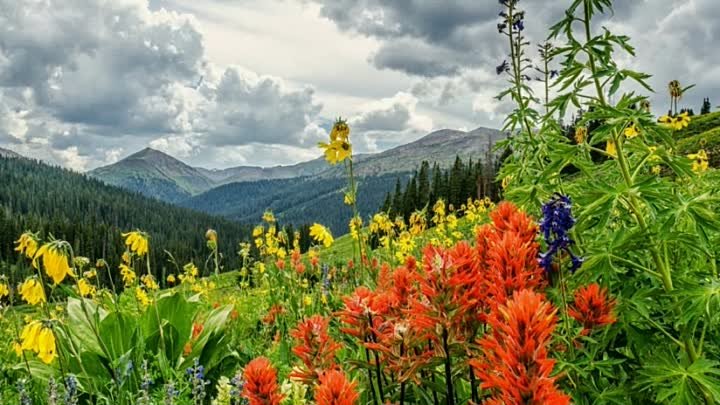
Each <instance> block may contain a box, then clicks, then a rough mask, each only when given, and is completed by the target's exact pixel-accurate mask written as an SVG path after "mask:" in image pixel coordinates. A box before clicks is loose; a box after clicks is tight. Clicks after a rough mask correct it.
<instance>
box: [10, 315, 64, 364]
mask: <svg viewBox="0 0 720 405" xmlns="http://www.w3.org/2000/svg"><path fill="white" fill-rule="evenodd" d="M55 343H56V342H55V334H54V333H53V331H52V329H51V328H50V327H48V326H46V325H44V324H43V323H42V322H40V321H31V322H30V323H28V324H27V325H25V327H23V330H22V332H20V343H19V344H17V346H15V353H16V354H18V356H22V352H23V351H25V350H28V351H33V352H35V353H36V354H37V356H38V358H39V359H40V360H41V361H42V362H43V363H45V364H50V363H52V362H53V360H54V359H55V357H57V352H56V349H57V347H56V344H55ZM18 346H19V347H18Z"/></svg>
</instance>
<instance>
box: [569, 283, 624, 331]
mask: <svg viewBox="0 0 720 405" xmlns="http://www.w3.org/2000/svg"><path fill="white" fill-rule="evenodd" d="M615 304H616V302H615V300H613V299H609V298H608V296H607V290H606V289H604V288H601V287H600V286H599V285H598V284H596V283H592V284H590V285H588V286H585V287H580V288H579V289H578V290H577V291H575V303H574V304H573V306H572V307H571V308H570V309H569V310H568V314H569V315H570V316H571V317H573V318H575V319H576V320H577V321H578V322H580V323H582V324H583V332H582V334H583V335H587V334H588V333H590V331H591V330H592V329H594V328H599V327H602V326H606V325H611V324H613V323H615V321H616V320H617V319H616V318H615V315H614V314H613V310H614V309H615Z"/></svg>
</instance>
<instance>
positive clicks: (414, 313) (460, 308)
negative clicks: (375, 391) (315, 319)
mask: <svg viewBox="0 0 720 405" xmlns="http://www.w3.org/2000/svg"><path fill="white" fill-rule="evenodd" d="M490 218H491V220H492V223H491V224H488V225H485V226H483V227H481V228H479V229H478V231H477V235H476V242H477V243H476V246H475V247H473V246H471V245H470V244H469V243H467V242H459V243H458V244H456V245H455V246H453V247H450V248H444V247H438V246H433V245H429V246H427V247H426V248H425V249H424V251H423V257H422V262H421V263H419V262H417V261H416V260H415V259H414V258H413V257H408V259H407V260H406V262H405V264H404V265H402V266H399V267H397V268H396V269H394V270H393V269H391V268H390V267H389V266H387V265H385V266H382V267H381V269H380V271H379V275H378V280H377V288H376V289H375V290H374V291H373V290H370V289H368V288H366V287H360V288H358V289H357V290H355V292H354V293H353V294H352V295H351V296H349V297H346V298H345V299H344V303H345V306H344V308H343V309H342V310H341V311H339V312H338V313H337V315H338V318H339V319H340V322H341V329H340V330H341V331H342V332H343V333H345V334H347V335H349V336H352V337H354V338H356V339H357V340H358V342H359V343H360V344H361V345H362V346H363V347H364V348H365V349H366V350H369V351H371V352H372V353H373V354H374V355H375V358H374V359H371V358H370V355H369V353H367V352H366V358H367V360H368V362H371V366H374V367H373V370H371V371H368V373H369V374H373V373H374V374H375V379H376V380H377V381H376V384H377V385H378V386H379V388H380V390H379V391H380V392H381V393H382V385H383V381H384V378H381V374H387V373H391V374H393V379H394V380H396V381H399V382H400V383H405V382H408V381H412V382H414V383H416V384H419V383H421V381H422V379H423V378H424V376H426V375H428V374H430V370H428V369H426V367H435V366H436V365H437V363H436V361H437V360H441V361H442V362H443V363H444V364H445V370H446V377H445V383H446V385H447V392H448V395H452V394H450V393H451V392H453V390H454V388H453V386H452V374H453V373H452V372H451V368H452V367H457V366H459V367H463V368H467V367H468V366H469V365H470V363H469V360H470V359H471V358H473V357H477V353H474V352H473V350H474V349H472V347H473V345H470V344H469V343H470V342H473V341H474V340H475V339H476V337H477V335H478V333H479V332H480V330H481V327H483V326H484V325H488V324H490V325H492V324H491V320H492V322H494V323H495V324H497V325H500V319H501V316H502V315H501V314H502V311H503V310H504V309H503V308H505V306H504V305H505V304H506V303H507V302H508V299H510V298H512V297H514V296H516V295H517V294H518V293H519V292H520V291H532V290H534V289H538V288H541V287H544V286H545V279H544V273H543V270H542V268H541V267H540V266H539V264H538V261H537V257H538V251H539V245H538V243H537V242H536V240H535V238H536V235H537V225H536V224H535V223H534V221H533V220H532V219H531V218H530V217H528V216H527V215H526V214H524V213H522V212H521V211H519V210H518V209H517V208H516V207H515V206H514V205H512V204H510V203H502V204H500V205H499V206H498V207H497V209H496V210H495V211H494V212H492V213H491V214H490ZM545 305H546V306H547V307H548V308H550V306H549V304H545ZM551 312H552V310H551ZM552 314H554V312H552ZM551 318H552V319H554V317H551ZM511 321H512V322H516V320H511ZM553 322H554V321H553ZM553 325H554V323H553ZM492 327H493V328H494V327H495V325H492ZM551 332H552V328H550V329H549V332H547V333H546V334H547V335H548V336H549V334H550V333H551ZM543 336H545V335H543ZM532 343H533V342H531V341H528V342H527V345H528V346H527V347H523V348H522V349H523V350H530V349H531V348H530V347H529V345H531V344H532ZM535 344H536V347H535V349H537V350H539V353H540V354H543V353H545V354H546V352H547V350H546V349H544V348H543V349H542V350H541V346H542V345H543V344H545V342H537V341H535ZM510 349H512V348H508V350H510ZM543 350H544V351H543ZM525 354H526V353H523V352H518V353H515V355H516V356H518V358H519V357H522V356H524V355H525ZM509 355H510V354H506V356H509ZM539 360H542V362H543V364H544V365H545V366H544V367H545V368H544V369H543V373H544V372H545V371H552V365H553V363H552V361H551V360H549V359H539ZM473 364H474V366H480V365H481V364H483V367H485V368H486V369H487V368H488V366H487V365H484V363H479V360H476V361H475V362H474V363H473ZM380 365H382V370H381V367H380ZM548 375H549V374H548ZM541 376H544V377H543V378H545V377H547V376H545V374H541ZM547 378H549V377H547ZM371 379H372V377H371ZM531 382H532V383H536V381H534V380H533V381H531ZM553 382H554V380H550V384H549V387H554V384H553ZM371 383H372V382H371ZM488 387H489V386H488ZM547 390H549V388H548V389H546V391H547ZM548 392H550V393H552V392H555V391H548ZM476 394H477V393H476V392H475V393H474V395H476ZM540 394H541V396H542V395H545V394H544V393H540ZM540 394H539V395H540ZM507 395H508V398H509V397H511V396H512V395H511V394H507ZM538 398H540V397H538ZM380 399H381V400H382V399H383V398H380ZM473 400H475V401H477V400H479V398H477V397H475V398H473ZM545 403H548V402H538V403H537V404H545Z"/></svg>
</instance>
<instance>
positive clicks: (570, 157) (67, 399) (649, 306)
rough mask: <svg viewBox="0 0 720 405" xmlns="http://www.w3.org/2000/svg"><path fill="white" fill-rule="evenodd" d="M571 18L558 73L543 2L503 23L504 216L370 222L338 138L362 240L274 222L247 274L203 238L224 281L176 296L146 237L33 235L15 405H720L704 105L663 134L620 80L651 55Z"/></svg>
mask: <svg viewBox="0 0 720 405" xmlns="http://www.w3.org/2000/svg"><path fill="white" fill-rule="evenodd" d="M564 2H565V3H567V5H568V8H567V11H566V13H565V14H564V17H563V19H562V20H561V21H558V22H557V24H555V25H553V26H552V27H548V35H547V37H546V38H542V41H543V42H542V45H541V46H540V53H539V58H540V59H538V58H537V57H536V56H535V54H534V51H533V50H534V49H535V45H532V43H531V42H532V41H537V40H538V38H528V37H526V36H525V24H526V20H530V19H532V16H531V15H526V13H525V12H524V11H523V10H522V8H521V7H522V2H521V1H519V0H500V1H499V3H493V4H492V5H489V6H492V7H497V11H498V13H499V14H498V22H497V31H498V37H497V38H498V41H502V44H505V46H506V47H507V58H506V60H504V61H498V63H499V65H498V67H497V69H496V72H492V73H493V74H495V73H497V74H498V77H499V78H500V79H503V80H507V83H508V87H507V89H506V90H504V91H503V92H502V93H501V94H500V95H499V96H498V97H499V98H500V99H501V100H504V101H508V102H512V103H513V105H514V108H513V110H512V112H511V113H510V114H509V115H508V117H507V119H506V121H505V122H506V127H505V128H504V130H506V131H508V132H509V133H510V134H511V136H510V137H509V138H508V139H507V140H506V141H505V142H504V143H503V144H502V145H500V146H499V149H500V150H506V151H508V153H507V158H506V159H505V160H504V161H503V164H502V167H501V168H500V171H499V175H498V178H497V179H496V183H497V184H498V185H500V186H501V188H502V198H501V199H500V200H499V201H493V200H491V199H490V198H489V197H484V196H479V198H471V199H469V200H468V201H467V202H466V203H465V204H462V205H461V206H453V205H451V204H448V203H447V202H445V201H443V200H438V201H431V202H430V203H428V205H427V206H425V207H424V208H423V209H421V210H418V211H416V212H414V213H412V215H410V216H407V217H406V216H402V215H397V214H396V213H393V212H389V211H386V212H378V213H376V214H374V215H372V216H369V217H363V216H362V215H361V214H360V211H359V210H358V207H357V201H358V197H359V196H360V195H361V194H362V182H361V181H358V178H357V177H356V173H355V172H354V169H353V159H354V155H353V137H352V128H351V124H350V123H349V122H347V121H345V120H343V119H337V121H336V122H335V124H334V126H333V127H332V131H331V132H330V135H329V139H327V140H326V141H325V142H323V143H321V144H320V145H319V148H320V150H321V151H322V152H323V153H324V158H325V160H326V164H328V165H334V166H338V167H343V168H344V169H345V173H346V178H347V186H346V188H345V190H344V195H343V201H344V203H345V204H346V205H347V220H348V228H347V234H346V235H333V234H332V232H331V231H330V229H329V228H327V227H325V226H323V225H322V224H320V223H316V224H314V225H313V226H312V227H311V228H310V236H311V238H312V240H313V243H312V246H311V248H310V249H309V250H308V251H307V252H304V251H302V250H301V248H300V241H299V239H300V235H299V234H298V233H288V232H286V231H285V230H283V229H282V228H281V227H279V226H278V220H277V219H276V218H275V215H274V214H273V213H272V212H271V211H267V212H266V213H265V215H263V217H262V218H258V221H259V223H258V225H257V226H256V227H255V228H254V230H253V232H252V240H248V241H247V242H244V243H241V244H240V245H239V246H238V248H237V255H238V256H237V257H238V258H239V259H240V260H239V262H240V263H241V266H239V268H227V267H226V266H225V264H224V261H225V259H226V258H224V257H223V256H222V255H220V254H219V253H218V243H219V241H221V240H222V238H223V237H225V236H226V235H223V234H222V233H219V232H216V231H215V230H212V229H210V230H206V229H199V230H198V233H199V234H200V235H202V234H204V238H205V241H206V247H207V250H206V253H207V261H206V263H204V266H203V264H202V263H193V262H190V263H176V271H175V272H174V273H172V274H167V275H164V276H163V278H162V279H161V278H160V277H158V276H157V273H155V272H153V271H152V266H153V263H152V262H151V261H150V259H149V252H151V251H152V250H153V249H154V246H153V235H152V234H148V233H145V232H143V231H142V230H127V233H124V234H122V238H123V240H124V243H125V252H124V254H123V255H122V257H121V259H120V262H121V264H120V265H119V267H110V266H109V265H108V264H107V262H106V261H105V260H104V259H103V258H92V259H91V258H87V257H84V256H83V252H76V251H74V250H73V248H72V244H71V243H70V242H68V241H64V240H60V239H55V238H54V237H53V235H52V233H51V232H47V233H42V232H39V231H36V230H28V231H27V232H25V233H23V234H22V235H18V238H17V242H16V244H15V251H16V252H17V254H18V255H20V256H22V257H24V261H25V265H26V268H27V269H28V271H30V272H31V275H30V276H28V277H27V278H26V279H25V280H24V281H23V282H22V283H20V284H19V285H11V284H10V283H9V282H8V281H7V279H5V278H3V279H2V280H0V325H1V326H2V330H3V331H4V337H3V338H2V339H0V404H18V405H30V404H38V405H39V404H43V405H44V404H48V405H61V404H62V405H76V404H78V405H80V404H105V405H151V404H152V405H160V404H163V405H175V404H177V405H191V404H192V405H204V404H212V405H240V404H250V405H279V404H292V405H302V404H317V405H360V404H363V405H364V404H372V405H382V404H400V405H405V404H427V405H460V404H486V405H566V404H577V405H591V404H593V405H600V404H678V405H691V404H692V405H695V404H706V405H710V404H716V403H720V362H718V359H720V329H718V327H719V326H720V317H719V316H718V314H719V313H720V312H719V311H720V279H719V278H718V277H719V276H720V275H719V274H718V254H719V253H720V217H719V216H718V213H719V212H720V197H719V196H720V175H718V172H717V170H716V169H714V168H712V167H710V165H709V164H708V160H709V159H708V153H707V151H705V150H703V149H702V148H697V149H695V150H692V151H690V153H685V152H682V151H681V149H679V148H678V146H677V145H676V143H677V140H676V133H677V131H679V130H682V129H684V128H686V127H688V126H689V125H691V124H692V120H693V118H692V117H690V116H688V114H687V113H686V112H680V111H678V110H677V99H678V98H679V97H680V96H681V95H682V93H683V92H685V91H691V88H690V87H683V86H682V85H680V84H679V83H671V84H670V86H669V89H668V90H669V93H670V97H671V106H672V107H671V110H670V111H669V114H667V115H664V116H660V117H656V116H653V115H652V114H651V112H650V108H649V105H648V102H647V98H646V94H647V93H649V92H651V91H654V90H653V89H651V88H650V87H649V85H648V84H647V79H648V77H649V75H648V74H646V73H643V72H635V71H632V70H628V69H626V68H624V67H622V66H620V65H619V64H618V63H617V62H616V60H619V56H620V55H622V54H630V55H633V54H634V48H633V47H632V45H631V39H630V38H628V37H626V36H623V35H621V34H616V33H613V32H611V31H609V30H608V29H606V28H604V27H600V26H598V24H597V22H596V21H597V19H598V17H599V16H601V15H602V14H605V13H612V1H611V0H564ZM537 60H540V62H537ZM537 66H541V67H540V68H538V67H537ZM538 70H539V71H540V72H541V73H542V75H541V76H542V80H541V81H540V82H537V81H535V82H533V83H531V81H533V79H531V78H530V74H531V72H532V74H533V75H534V74H535V73H536V71H538ZM538 83H540V85H541V86H540V87H538ZM540 88H541V91H538V89H540ZM662 90H663V91H664V90H665V89H662ZM611 100H612V101H611ZM571 108H578V109H583V110H584V111H585V113H584V114H583V115H582V117H581V118H580V119H579V120H578V121H577V122H576V123H575V129H574V133H573V134H572V136H571V137H568V136H566V134H565V133H564V131H563V128H562V120H563V118H564V117H566V116H567V113H568V110H569V109H571ZM169 253H172V252H169ZM203 268H205V269H210V271H203V270H201V269H203ZM104 280H110V282H106V281H104ZM113 280H114V281H113Z"/></svg>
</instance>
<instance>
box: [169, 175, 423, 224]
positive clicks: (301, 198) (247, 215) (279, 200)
mask: <svg viewBox="0 0 720 405" xmlns="http://www.w3.org/2000/svg"><path fill="white" fill-rule="evenodd" d="M410 176H411V173H395V174H388V175H383V176H372V177H365V178H362V179H360V180H359V185H358V188H359V194H358V208H359V210H360V212H361V214H362V216H363V217H367V216H368V215H370V214H373V213H375V212H377V210H378V209H379V208H380V206H381V205H382V202H383V198H384V197H385V194H386V192H387V190H392V188H393V185H394V184H395V183H396V181H398V179H401V180H402V181H403V182H404V181H405V180H406V179H409V178H410ZM345 184H346V181H345V180H344V179H341V178H310V177H303V178H299V179H298V178H295V179H282V180H263V181H255V182H247V183H232V184H227V185H225V186H221V187H217V188H214V189H212V190H210V191H208V192H206V193H203V194H200V195H198V196H196V197H193V198H191V199H189V200H187V201H185V202H183V203H182V204H183V205H184V206H186V207H188V208H193V209H197V210H200V211H204V212H208V213H212V214H213V215H222V216H225V217H227V218H229V219H233V220H237V221H241V222H251V221H254V220H255V219H256V218H259V216H260V215H262V213H263V211H265V210H266V209H271V210H272V211H273V212H274V213H275V215H276V216H277V218H278V219H279V220H280V221H282V222H284V223H288V224H293V225H296V226H299V225H302V224H307V223H312V222H320V223H322V224H324V225H326V226H328V227H329V228H331V229H332V231H333V233H335V234H345V233H347V231H348V221H349V220H350V217H351V216H352V215H351V210H350V208H349V207H348V206H346V205H344V204H343V198H342V195H343V194H342V190H343V187H344V186H345Z"/></svg>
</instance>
